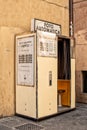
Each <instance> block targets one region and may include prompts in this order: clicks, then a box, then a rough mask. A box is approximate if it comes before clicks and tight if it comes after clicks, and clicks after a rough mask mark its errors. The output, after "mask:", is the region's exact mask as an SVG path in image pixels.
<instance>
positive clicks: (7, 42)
mask: <svg viewBox="0 0 87 130" xmlns="http://www.w3.org/2000/svg"><path fill="white" fill-rule="evenodd" d="M23 31H24V30H22V29H20V28H13V27H9V28H8V27H1V28H0V116H8V115H13V114H14V112H15V98H14V97H15V87H14V35H15V34H16V33H20V32H23Z"/></svg>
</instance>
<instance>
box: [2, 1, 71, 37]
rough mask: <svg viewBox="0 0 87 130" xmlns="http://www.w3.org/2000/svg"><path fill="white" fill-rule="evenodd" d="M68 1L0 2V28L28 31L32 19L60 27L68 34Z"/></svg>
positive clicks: (64, 33) (63, 32)
mask: <svg viewBox="0 0 87 130" xmlns="http://www.w3.org/2000/svg"><path fill="white" fill-rule="evenodd" d="M68 1H69V0H0V26H2V25H3V26H12V27H20V28H25V29H26V30H27V31H30V24H31V19H32V18H39V19H43V20H47V21H51V22H54V23H58V24H61V25H62V34H63V35H68V34H69V29H68V28H69V2H68Z"/></svg>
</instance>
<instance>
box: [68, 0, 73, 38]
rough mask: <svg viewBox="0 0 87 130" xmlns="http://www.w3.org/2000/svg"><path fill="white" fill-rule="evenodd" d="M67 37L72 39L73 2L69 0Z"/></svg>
mask: <svg viewBox="0 0 87 130" xmlns="http://www.w3.org/2000/svg"><path fill="white" fill-rule="evenodd" d="M69 29H70V31H69V35H70V37H72V38H73V34H74V32H73V31H74V29H73V0H69Z"/></svg>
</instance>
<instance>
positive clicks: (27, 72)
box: [16, 36, 34, 86]
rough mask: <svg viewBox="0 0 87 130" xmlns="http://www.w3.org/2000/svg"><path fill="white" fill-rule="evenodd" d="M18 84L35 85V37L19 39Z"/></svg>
mask: <svg viewBox="0 0 87 130" xmlns="http://www.w3.org/2000/svg"><path fill="white" fill-rule="evenodd" d="M16 56H17V57H16V58H17V59H16V60H17V84H18V85H29V86H34V37H33V36H31V37H29V36H28V37H22V38H18V39H17V55H16Z"/></svg>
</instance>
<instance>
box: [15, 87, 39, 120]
mask: <svg viewBox="0 0 87 130" xmlns="http://www.w3.org/2000/svg"><path fill="white" fill-rule="evenodd" d="M16 113H17V114H21V115H25V116H29V117H33V118H36V87H28V86H16Z"/></svg>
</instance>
